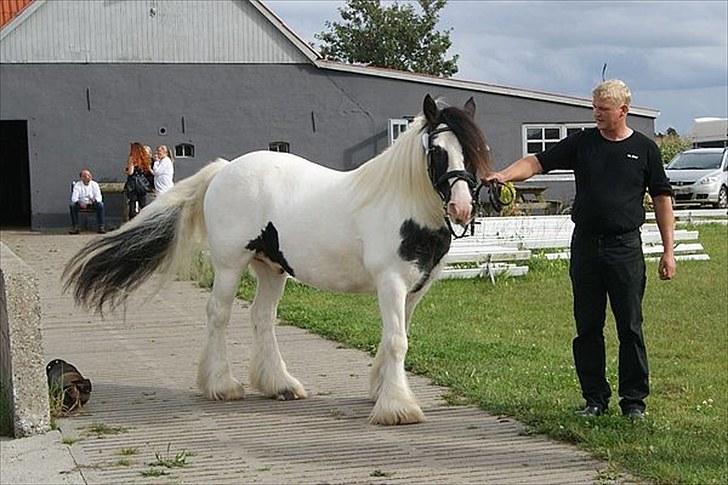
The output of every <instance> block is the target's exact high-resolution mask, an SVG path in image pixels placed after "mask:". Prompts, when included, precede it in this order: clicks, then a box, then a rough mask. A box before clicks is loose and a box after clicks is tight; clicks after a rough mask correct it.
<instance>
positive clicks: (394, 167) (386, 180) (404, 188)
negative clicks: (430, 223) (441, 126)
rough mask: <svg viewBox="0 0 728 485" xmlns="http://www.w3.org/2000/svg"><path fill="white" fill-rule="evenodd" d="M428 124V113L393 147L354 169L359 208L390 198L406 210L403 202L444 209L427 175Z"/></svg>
mask: <svg viewBox="0 0 728 485" xmlns="http://www.w3.org/2000/svg"><path fill="white" fill-rule="evenodd" d="M425 125H426V121H425V118H424V116H418V117H417V118H415V120H414V121H413V122H412V123H410V126H409V128H407V130H406V131H405V132H404V133H402V134H401V135H400V136H399V137H398V138H397V140H396V141H395V142H394V144H392V146H390V147H389V148H387V149H386V150H384V151H383V152H382V153H380V154H379V155H377V156H376V157H374V158H372V159H371V160H369V161H368V162H366V163H364V164H363V165H361V166H360V167H359V168H357V169H356V170H354V171H353V172H352V176H353V185H352V190H353V200H354V202H355V207H356V208H361V207H363V206H365V205H367V204H369V203H371V202H373V201H376V200H387V201H388V202H391V203H396V204H398V206H399V207H401V208H404V209H407V208H405V207H402V204H411V205H413V206H420V207H422V206H423V204H425V206H424V207H423V208H424V209H425V211H429V210H432V211H433V212H434V211H441V207H442V203H441V201H440V199H439V197H438V196H437V195H436V194H435V192H434V191H433V190H432V183H431V182H430V178H429V176H428V175H427V159H426V155H425V149H424V147H423V145H422V133H424V129H425Z"/></svg>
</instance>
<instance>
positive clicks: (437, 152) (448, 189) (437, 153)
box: [425, 126, 478, 239]
mask: <svg viewBox="0 0 728 485" xmlns="http://www.w3.org/2000/svg"><path fill="white" fill-rule="evenodd" d="M446 131H452V129H451V128H450V127H448V126H445V127H443V128H436V129H434V130H431V131H428V132H427V134H426V136H427V143H426V147H425V149H426V150H427V174H428V175H429V176H430V181H431V182H432V187H433V188H434V189H435V192H437V194H438V195H439V196H440V198H441V199H442V202H443V203H444V205H447V203H448V202H450V197H451V196H452V187H453V185H455V184H456V183H457V182H458V181H459V180H463V181H465V183H467V184H468V190H470V193H471V194H472V195H475V193H476V191H477V186H478V182H477V181H476V179H475V176H474V175H473V174H472V173H470V172H468V171H467V170H448V160H447V152H445V150H443V149H442V148H440V147H439V146H437V145H435V144H434V143H433V141H434V138H435V135H438V134H440V133H444V132H446ZM473 200H475V199H473ZM445 223H446V224H447V227H448V229H450V234H451V235H452V237H454V238H455V239H460V238H463V237H465V236H466V235H467V234H466V233H467V231H468V228H467V227H465V228H464V229H463V231H462V233H460V234H458V233H457V232H455V229H454V228H453V226H452V222H450V218H449V217H448V215H447V210H445ZM471 232H472V228H471Z"/></svg>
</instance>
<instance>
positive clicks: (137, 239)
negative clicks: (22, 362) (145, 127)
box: [63, 159, 229, 312]
mask: <svg viewBox="0 0 728 485" xmlns="http://www.w3.org/2000/svg"><path fill="white" fill-rule="evenodd" d="M228 163H229V162H227V161H226V160H221V159H218V160H216V161H215V162H213V163H210V164H209V165H207V166H205V167H204V168H203V169H202V170H200V171H199V172H197V173H196V174H195V175H193V176H192V177H189V178H186V179H184V180H183V181H181V182H180V183H178V184H176V185H175V186H174V187H173V188H172V189H171V190H169V191H168V192H165V193H164V194H163V195H161V196H159V197H158V198H157V199H156V200H155V201H154V202H153V203H152V204H150V205H148V206H147V207H145V208H144V210H142V211H141V212H140V213H139V215H138V216H136V217H135V218H134V219H132V220H131V221H129V222H128V223H126V224H124V225H123V226H122V227H121V228H120V229H119V230H117V231H114V232H112V233H109V234H107V235H105V236H103V237H101V238H99V239H95V240H93V241H91V242H89V243H88V244H86V246H84V247H83V249H81V250H80V251H79V252H78V253H76V255H75V256H73V257H72V258H71V260H70V261H69V262H68V264H66V268H65V270H64V272H63V279H64V280H65V282H64V290H68V289H69V288H72V289H73V297H74V299H75V300H76V303H77V304H78V305H79V306H82V307H84V308H86V309H88V310H96V311H97V312H101V311H102V309H103V306H104V304H105V303H108V304H109V306H110V307H111V309H112V310H113V309H114V308H116V307H117V306H119V305H120V304H121V303H123V302H124V301H125V300H126V299H127V297H128V296H129V294H130V293H132V292H133V291H134V290H135V289H137V288H138V287H139V286H140V285H141V284H142V283H144V282H145V281H147V280H148V279H149V278H150V277H151V276H152V274H154V273H155V272H159V273H162V274H163V275H165V276H167V277H171V276H173V275H174V274H175V273H176V272H177V271H178V270H179V269H180V268H183V267H185V266H186V265H187V264H188V263H189V261H190V260H191V259H192V258H191V257H192V255H193V253H194V250H195V249H196V248H198V247H199V245H200V243H201V242H202V241H203V240H204V239H205V237H206V235H207V234H206V230H205V224H204V214H203V201H204V198H205V193H206V192H207V187H208V186H209V185H210V181H211V180H212V178H213V177H214V176H215V175H216V174H217V173H218V172H219V171H220V170H221V169H222V168H223V167H225V166H226V165H227V164H228Z"/></svg>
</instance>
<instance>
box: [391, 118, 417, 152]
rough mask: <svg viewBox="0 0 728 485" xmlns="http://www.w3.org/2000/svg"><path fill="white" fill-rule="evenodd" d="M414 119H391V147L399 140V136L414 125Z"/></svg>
mask: <svg viewBox="0 0 728 485" xmlns="http://www.w3.org/2000/svg"><path fill="white" fill-rule="evenodd" d="M412 121H413V118H390V119H389V123H388V124H387V135H388V139H389V146H392V144H393V143H394V142H395V141H396V140H397V138H399V135H401V134H402V133H404V132H405V131H406V130H407V128H408V127H409V125H410V123H412Z"/></svg>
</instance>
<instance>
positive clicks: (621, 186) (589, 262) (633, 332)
mask: <svg viewBox="0 0 728 485" xmlns="http://www.w3.org/2000/svg"><path fill="white" fill-rule="evenodd" d="M592 96H593V114H594V120H595V121H596V124H597V127H596V128H592V129H586V130H583V131H581V132H577V133H575V134H573V135H571V136H569V137H567V138H565V139H563V140H561V141H560V142H559V143H557V144H556V145H554V146H552V147H551V148H549V149H548V150H546V151H545V152H542V153H539V154H537V155H535V156H534V155H528V156H526V157H523V158H521V159H520V160H517V161H515V162H513V163H512V164H511V165H510V166H508V167H507V168H505V169H504V170H502V171H500V172H494V173H491V174H486V175H484V174H481V175H483V176H482V177H481V178H483V179H484V180H486V181H492V180H498V181H500V182H504V183H505V182H508V181H521V180H526V179H528V178H529V177H531V176H532V175H535V174H537V173H541V172H548V171H550V170H554V169H572V170H574V178H575V180H576V198H575V200H574V206H573V210H572V215H571V218H572V220H573V221H574V233H573V236H572V240H571V261H570V266H569V275H570V276H571V284H572V289H573V293H574V319H575V321H576V337H575V338H574V341H573V351H574V364H575V367H576V373H577V375H578V377H579V382H580V384H581V389H582V395H583V396H584V399H585V400H586V406H585V407H584V408H583V409H582V410H580V411H579V412H578V414H580V415H582V416H599V415H601V414H603V413H604V412H605V411H606V409H607V406H608V404H609V398H610V397H611V390H610V387H609V383H608V382H607V379H606V376H605V367H606V358H605V350H604V334H603V329H604V323H605V316H606V303H607V296H608V297H609V302H610V306H611V308H612V312H613V313H614V318H615V321H616V324H617V335H618V337H619V396H620V398H621V399H620V401H619V405H620V407H621V409H622V413H623V414H624V415H625V416H627V417H630V418H636V419H640V418H643V417H644V410H645V402H644V399H645V397H647V394H648V393H649V378H648V376H649V374H648V366H647V353H646V351H645V343H644V338H643V335H642V297H643V295H644V291H645V283H646V276H645V262H644V257H643V255H642V241H641V238H640V230H639V228H640V226H641V225H642V224H643V223H644V221H645V211H644V208H643V198H644V194H645V191H646V190H649V193H650V195H651V196H652V200H653V202H654V206H655V217H656V219H657V226H658V228H659V230H660V236H661V237H662V245H663V253H662V257H661V258H660V263H659V266H658V273H659V276H660V278H661V279H663V280H669V279H671V278H672V277H673V276H674V275H675V257H674V254H673V212H672V191H671V188H670V183H669V182H668V180H667V177H666V176H665V170H664V169H663V166H662V159H661V156H660V151H659V149H658V148H657V145H655V143H654V142H653V141H652V140H651V139H649V138H647V137H646V136H644V135H643V134H641V133H638V132H636V131H634V130H632V129H631V128H629V127H628V126H627V113H628V112H629V105H630V101H631V94H630V91H629V88H628V87H627V86H626V85H625V84H624V83H623V82H622V81H619V80H610V81H605V82H603V83H601V84H599V85H598V86H597V87H596V88H595V89H594V91H593V92H592Z"/></svg>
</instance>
